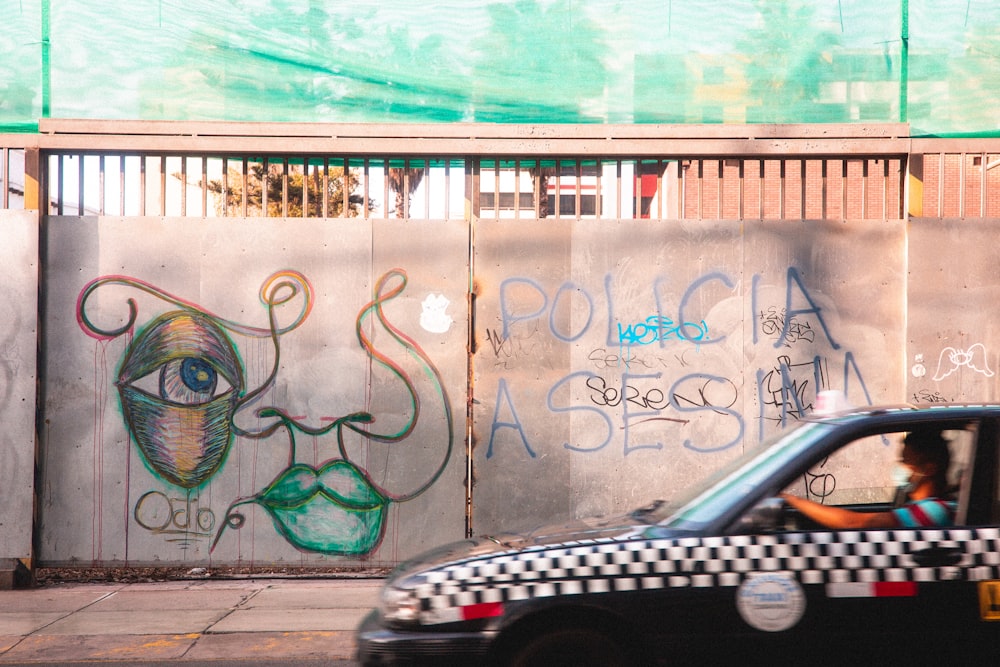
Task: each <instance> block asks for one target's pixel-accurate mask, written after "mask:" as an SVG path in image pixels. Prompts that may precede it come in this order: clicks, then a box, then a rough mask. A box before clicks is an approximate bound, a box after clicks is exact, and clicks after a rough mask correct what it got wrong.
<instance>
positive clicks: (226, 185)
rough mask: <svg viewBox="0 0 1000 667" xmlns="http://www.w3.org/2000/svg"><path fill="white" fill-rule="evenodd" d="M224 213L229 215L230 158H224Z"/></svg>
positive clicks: (226, 215) (224, 215) (225, 215)
mask: <svg viewBox="0 0 1000 667" xmlns="http://www.w3.org/2000/svg"><path fill="white" fill-rule="evenodd" d="M222 215H223V217H227V218H228V217H229V158H228V157H223V158H222Z"/></svg>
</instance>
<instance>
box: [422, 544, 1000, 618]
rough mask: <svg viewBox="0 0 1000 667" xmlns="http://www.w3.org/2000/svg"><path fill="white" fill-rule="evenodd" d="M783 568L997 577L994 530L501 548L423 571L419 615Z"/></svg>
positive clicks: (807, 577)
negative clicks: (951, 552)
mask: <svg viewBox="0 0 1000 667" xmlns="http://www.w3.org/2000/svg"><path fill="white" fill-rule="evenodd" d="M932 548H941V549H948V548H954V549H957V550H959V551H960V552H961V553H962V558H961V561H959V562H958V563H957V564H956V565H953V566H941V567H922V566H920V565H919V564H918V563H916V562H915V561H914V559H913V556H912V555H911V554H913V553H914V552H917V551H921V550H924V549H932ZM759 572H785V573H788V574H789V575H790V576H793V577H795V578H796V579H797V580H798V581H799V582H800V583H801V584H803V585H810V584H829V583H844V582H870V583H874V582H901V581H915V582H918V583H919V582H921V581H942V580H955V579H965V580H969V581H982V580H988V579H1000V529H996V528H985V529H977V528H934V529H920V530H886V531H840V532H807V533H782V534H775V535H734V536H728V537H690V538H679V539H652V540H647V539H629V540H624V541H616V540H595V541H582V542H572V543H564V544H560V545H558V546H555V547H544V548H531V549H525V550H521V551H508V552H503V553H499V554H493V555H491V556H489V557H485V558H480V559H476V560H472V561H466V562H462V563H457V564H452V565H448V566H445V567H443V568H441V569H440V570H435V571H432V572H429V573H427V575H426V581H425V583H423V584H422V585H420V586H419V587H418V588H417V590H416V593H417V596H418V598H419V599H420V601H421V607H422V609H423V610H424V611H425V612H427V616H428V619H433V618H436V617H447V616H448V614H446V613H442V612H446V611H447V610H449V609H455V608H460V607H466V606H469V605H476V604H483V603H491V602H510V601H515V600H524V599H529V598H540V597H548V596H553V595H579V594H585V593H586V594H591V593H597V594H600V593H611V592H620V591H633V590H655V589H664V588H675V587H701V588H707V587H734V586H738V585H739V584H741V583H742V582H743V581H744V579H746V577H747V576H748V575H749V574H753V573H759Z"/></svg>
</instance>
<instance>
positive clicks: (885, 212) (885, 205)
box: [882, 158, 889, 220]
mask: <svg viewBox="0 0 1000 667" xmlns="http://www.w3.org/2000/svg"><path fill="white" fill-rule="evenodd" d="M882 219H883V220H888V219H889V159H888V158H886V159H884V160H882Z"/></svg>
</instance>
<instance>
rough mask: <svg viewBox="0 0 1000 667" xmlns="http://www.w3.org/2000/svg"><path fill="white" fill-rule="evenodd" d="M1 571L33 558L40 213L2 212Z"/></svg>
mask: <svg viewBox="0 0 1000 667" xmlns="http://www.w3.org/2000/svg"><path fill="white" fill-rule="evenodd" d="M0 229H2V230H3V231H2V234H3V242H2V243H0V267H2V268H0V272H2V275H3V284H4V289H3V293H2V294H0V311H2V312H3V318H4V324H3V327H0V423H2V424H3V428H2V429H0V451H2V452H3V458H4V460H3V464H0V489H3V502H2V503H0V570H6V569H8V562H9V560H10V559H16V558H20V559H30V558H31V556H32V546H31V545H32V511H33V509H32V508H33V502H34V490H35V384H36V379H37V375H36V350H37V347H38V339H37V336H38V329H37V323H38V212H37V211H16V210H0Z"/></svg>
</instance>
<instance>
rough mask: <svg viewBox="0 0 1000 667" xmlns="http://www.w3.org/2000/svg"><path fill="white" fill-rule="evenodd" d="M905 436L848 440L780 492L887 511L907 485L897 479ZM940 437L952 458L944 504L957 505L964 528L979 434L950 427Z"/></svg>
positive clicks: (804, 523) (801, 524)
mask: <svg viewBox="0 0 1000 667" xmlns="http://www.w3.org/2000/svg"><path fill="white" fill-rule="evenodd" d="M906 434H907V431H896V432H885V433H881V434H877V435H872V436H868V437H865V438H860V439H857V440H854V441H851V442H849V443H847V444H845V445H844V446H843V447H841V448H840V449H838V450H837V451H835V452H833V453H832V454H830V455H829V456H828V457H826V458H824V459H823V460H821V461H817V462H815V463H814V465H812V466H811V467H810V468H809V469H808V470H806V471H804V472H803V473H802V474H801V475H800V476H799V477H798V478H796V479H795V480H794V481H793V482H792V483H790V484H789V485H788V486H787V487H786V488H785V489H784V490H783V491H784V493H786V494H789V495H793V496H798V497H800V498H805V499H808V500H812V501H814V502H816V503H820V504H823V505H830V506H836V507H842V508H845V509H850V510H854V511H860V512H886V511H889V510H891V509H893V508H894V507H897V506H899V505H901V504H902V503H903V502H904V501H905V494H904V493H903V492H902V490H901V485H904V484H905V483H906V481H907V480H906V475H905V473H904V474H903V475H902V477H900V476H898V474H899V473H900V472H903V471H905V468H904V469H902V470H901V468H900V465H899V464H900V455H901V450H902V442H903V439H904V437H905V436H906ZM942 435H943V436H944V438H945V439H946V440H947V441H948V449H949V452H950V454H951V465H950V466H949V469H948V489H947V491H946V493H944V494H942V495H943V498H942V499H945V500H953V501H956V502H957V503H959V512H958V513H957V515H956V519H957V521H958V522H959V523H964V517H965V516H966V514H965V513H964V512H963V510H964V509H965V507H967V505H968V498H969V491H968V489H969V485H970V482H971V478H972V474H971V472H972V466H973V463H974V460H973V453H974V444H975V442H976V435H977V430H976V428H974V426H969V427H967V428H952V429H947V430H944V431H942ZM894 473H896V474H894ZM963 487H964V491H963ZM963 505H964V506H963ZM791 523H792V525H791V526H790V527H792V528H794V529H802V528H811V527H815V525H813V524H812V523H811V522H810V521H808V520H807V519H805V518H804V517H799V520H796V521H793V522H791Z"/></svg>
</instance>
